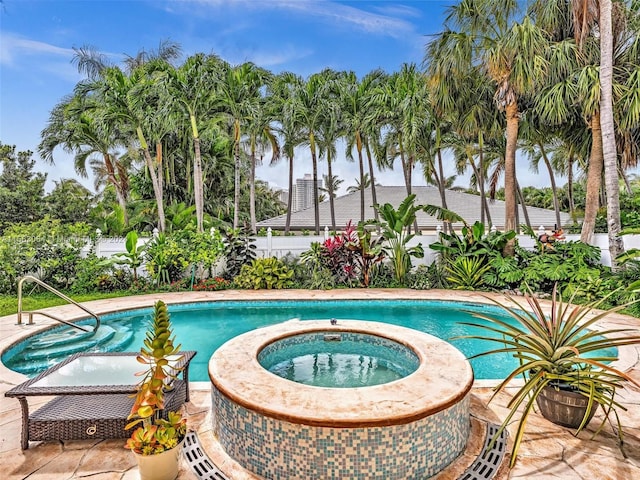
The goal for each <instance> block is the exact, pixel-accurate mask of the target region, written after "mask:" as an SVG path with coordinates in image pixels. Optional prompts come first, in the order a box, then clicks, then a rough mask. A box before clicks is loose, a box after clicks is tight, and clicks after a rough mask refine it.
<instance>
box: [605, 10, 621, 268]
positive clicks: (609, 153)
mask: <svg viewBox="0 0 640 480" xmlns="http://www.w3.org/2000/svg"><path fill="white" fill-rule="evenodd" d="M611 8H612V7H611V0H600V92H601V96H600V115H601V121H602V146H603V150H604V152H603V153H604V180H605V187H606V188H605V189H606V192H607V231H608V233H609V253H610V254H611V268H612V270H613V271H616V270H618V263H617V261H616V258H617V257H618V255H620V254H621V253H623V252H624V243H623V241H622V237H621V236H620V230H621V222H620V183H619V180H618V156H617V152H616V139H615V127H614V124H613V33H612V26H611V15H612V11H611Z"/></svg>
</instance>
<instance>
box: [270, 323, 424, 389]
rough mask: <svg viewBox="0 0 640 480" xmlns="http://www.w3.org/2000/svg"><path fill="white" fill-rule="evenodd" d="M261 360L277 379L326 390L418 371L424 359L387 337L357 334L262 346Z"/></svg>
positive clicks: (311, 336) (300, 338)
mask: <svg viewBox="0 0 640 480" xmlns="http://www.w3.org/2000/svg"><path fill="white" fill-rule="evenodd" d="M258 363H260V365H262V366H263V367H264V368H266V369H267V370H268V371H270V372H271V373H275V374H276V375H278V376H279V377H282V378H285V379H287V380H291V381H294V382H297V383H302V384H304V385H313V386H316V387H328V388H355V387H372V386H374V385H381V384H383V383H388V382H393V381H395V380H399V379H401V378H404V377H406V376H407V375H410V374H411V373H413V372H415V371H416V370H417V369H418V366H419V365H420V359H419V358H418V356H417V355H416V354H415V352H414V351H413V350H411V349H410V348H409V347H407V346H405V345H402V344H401V343H398V342H395V341H393V340H390V339H388V338H383V337H379V336H376V335H368V334H364V333H356V332H342V333H336V332H334V331H329V330H325V331H318V332H314V333H305V334H298V335H292V336H290V337H286V338H282V339H280V340H277V341H275V342H273V343H270V344H269V345H267V346H266V347H264V348H263V349H262V350H261V351H260V352H259V353H258Z"/></svg>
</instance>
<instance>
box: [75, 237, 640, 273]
mask: <svg viewBox="0 0 640 480" xmlns="http://www.w3.org/2000/svg"><path fill="white" fill-rule="evenodd" d="M328 236H329V231H328V229H326V230H325V233H324V235H302V236H286V237H284V236H282V237H281V236H273V235H267V236H266V237H255V245H256V254H257V256H258V257H277V258H282V257H285V256H287V255H291V256H293V257H299V256H300V254H301V253H303V252H305V251H307V250H309V248H310V246H311V244H312V243H313V242H324V241H325V239H326V238H328ZM566 237H567V241H577V240H579V239H580V235H566ZM622 238H623V239H624V246H625V249H626V250H629V249H631V248H640V235H625V236H623V237H622ZM149 240H150V239H149V238H140V239H139V240H138V246H142V245H144V244H146V243H147V242H148V241H149ZM436 241H438V235H437V234H433V235H416V236H415V237H414V238H413V239H412V240H411V241H410V242H409V245H410V246H413V245H417V244H419V243H421V244H422V246H423V247H424V258H422V259H413V264H414V265H421V264H424V265H429V264H431V263H432V262H433V261H434V260H435V258H436V252H434V251H433V250H431V249H430V248H429V245H430V244H432V243H435V242H436ZM518 242H519V244H520V246H521V247H523V248H526V249H533V248H535V241H534V240H533V239H532V238H531V237H529V236H527V235H519V236H518ZM592 244H593V245H595V246H597V247H599V248H600V250H601V263H602V264H603V265H607V266H610V265H611V256H610V255H609V239H608V237H607V234H606V233H599V234H595V235H594V238H593V242H592ZM86 251H87V252H88V251H89V246H87V247H86ZM126 251H127V250H126V248H125V239H124V238H100V239H99V240H98V241H97V242H96V255H98V256H101V257H111V256H113V255H115V254H116V253H123V252H126Z"/></svg>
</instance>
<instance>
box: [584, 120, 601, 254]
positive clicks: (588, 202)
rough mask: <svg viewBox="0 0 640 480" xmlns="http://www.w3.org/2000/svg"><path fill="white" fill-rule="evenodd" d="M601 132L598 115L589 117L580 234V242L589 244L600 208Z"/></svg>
mask: <svg viewBox="0 0 640 480" xmlns="http://www.w3.org/2000/svg"><path fill="white" fill-rule="evenodd" d="M602 154H603V152H602V132H601V129H600V113H599V112H596V113H594V114H593V115H592V116H591V152H590V154H589V164H588V166H587V192H586V195H585V200H584V203H585V205H584V221H583V222H582V231H581V232H580V241H581V242H583V243H591V242H592V240H593V232H594V230H595V228H596V216H597V215H598V208H599V207H600V201H599V198H598V197H599V192H600V182H601V179H602V169H603V164H604V158H603V156H602Z"/></svg>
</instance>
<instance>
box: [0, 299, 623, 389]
mask: <svg viewBox="0 0 640 480" xmlns="http://www.w3.org/2000/svg"><path fill="white" fill-rule="evenodd" d="M468 311H470V312H483V313H490V314H491V315H493V316H500V317H501V318H504V319H509V318H510V317H509V316H508V315H507V314H505V313H504V312H503V311H502V310H501V309H500V308H498V307H496V306H493V305H479V304H472V303H465V302H444V301H431V300H348V301H344V300H336V301H327V300H322V301H320V300H318V301H260V302H256V301H229V302H208V303H189V304H181V305H170V306H169V312H170V314H171V321H172V325H173V327H174V332H175V335H176V340H177V342H178V343H180V344H181V345H182V349H183V350H196V351H197V352H198V354H197V355H196V357H195V358H194V359H193V361H192V362H191V368H190V369H189V373H190V377H189V379H190V380H191V381H209V376H208V369H207V365H208V362H209V358H210V357H211V355H212V354H213V352H214V351H215V350H216V349H217V348H218V347H220V346H221V345H222V344H223V343H224V342H226V341H227V340H229V339H231V338H233V337H235V336H237V335H240V334H241V333H245V332H248V331H250V330H254V329H256V328H260V327H264V326H268V325H273V324H276V323H280V322H283V321H286V320H290V319H292V318H299V319H301V320H317V319H327V324H329V320H328V319H330V318H337V319H339V321H340V322H341V323H342V322H346V321H348V319H354V320H368V321H375V322H386V323H390V324H394V325H399V326H403V327H408V328H413V329H415V330H419V331H421V332H425V333H429V334H431V335H434V336H436V337H439V338H441V339H443V340H447V341H450V343H452V344H453V345H454V346H455V347H457V348H458V349H459V350H461V351H462V352H463V353H464V354H465V355H466V356H471V355H474V354H477V353H480V352H482V351H486V350H487V349H489V348H495V345H494V344H493V343H491V344H489V343H488V342H482V341H477V340H467V339H463V340H453V341H452V340H450V339H451V338H453V337H456V336H459V335H466V334H469V333H484V334H486V332H480V331H478V329H475V331H473V332H472V331H471V330H472V329H470V328H469V327H466V326H464V325H461V324H460V322H463V321H476V322H477V321H480V320H479V319H476V318H475V317H472V315H471V314H470V313H468ZM152 312H153V309H151V308H148V309H142V310H135V311H128V312H120V313H116V314H108V315H104V316H101V320H102V325H103V326H105V327H110V328H113V329H114V330H115V331H116V332H117V334H116V338H119V337H118V335H119V336H120V337H122V338H126V339H127V340H126V343H124V344H123V343H122V342H121V343H120V344H119V346H118V350H119V351H136V350H138V349H139V348H140V346H141V345H142V344H143V341H144V337H145V332H146V327H147V324H148V322H149V320H150V318H151V315H152ZM87 323H91V322H89V321H87ZM63 328H68V327H63ZM125 334H126V335H125ZM40 335H41V334H38V335H34V336H33V337H30V338H29V339H28V341H25V342H21V343H19V344H18V345H16V346H14V347H12V348H11V349H9V350H8V351H6V352H4V353H3V355H2V362H3V363H4V364H5V365H6V366H8V367H9V368H12V369H14V370H17V371H22V372H23V373H26V374H28V375H34V374H35V373H37V372H34V371H32V370H29V368H30V366H32V365H34V364H37V363H38V362H37V361H36V360H35V359H34V358H31V355H35V354H36V352H38V351H39V350H42V349H34V350H33V353H28V352H29V351H28V350H27V348H28V343H29V342H35V341H37V339H38V337H39V336H40ZM81 350H83V351H86V350H110V348H109V347H108V344H107V346H96V347H84V348H81ZM76 351H79V350H76ZM614 352H615V351H614ZM58 361H60V359H52V360H50V362H51V363H55V362H58ZM471 364H472V366H473V370H474V374H475V378H477V379H497V378H504V377H505V376H506V375H507V373H509V372H510V371H512V370H513V368H514V366H515V365H516V364H517V361H516V360H515V359H513V358H512V357H510V356H509V355H506V354H502V355H489V356H485V357H480V358H477V359H474V360H472V361H471ZM49 365H50V364H49ZM49 365H43V367H42V368H46V366H49ZM23 368H24V370H23Z"/></svg>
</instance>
